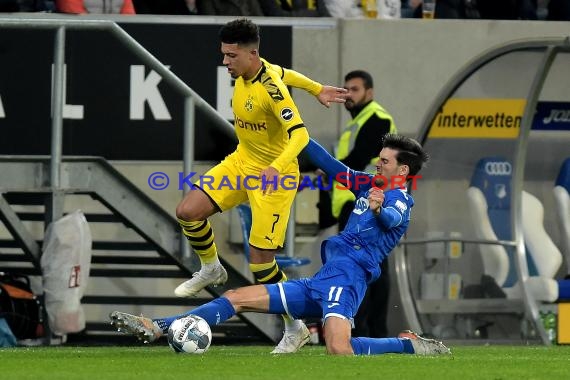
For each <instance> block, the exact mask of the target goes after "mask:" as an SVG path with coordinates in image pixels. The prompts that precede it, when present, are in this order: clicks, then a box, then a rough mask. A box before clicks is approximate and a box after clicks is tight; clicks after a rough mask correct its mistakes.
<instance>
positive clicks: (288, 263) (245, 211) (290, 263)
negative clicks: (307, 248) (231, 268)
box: [237, 204, 311, 269]
mask: <svg viewBox="0 0 570 380" xmlns="http://www.w3.org/2000/svg"><path fill="white" fill-rule="evenodd" d="M237 210H238V213H239V220H240V225H241V232H242V236H243V251H244V254H245V257H246V259H247V261H248V262H249V233H250V231H251V220H252V218H251V208H250V207H249V206H248V205H246V204H241V205H239V206H237ZM275 260H276V261H277V265H279V267H280V268H281V269H286V268H289V267H299V266H303V265H307V264H309V263H310V262H311V260H310V259H309V258H308V257H289V256H286V255H275Z"/></svg>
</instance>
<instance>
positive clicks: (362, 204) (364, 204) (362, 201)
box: [352, 197, 370, 215]
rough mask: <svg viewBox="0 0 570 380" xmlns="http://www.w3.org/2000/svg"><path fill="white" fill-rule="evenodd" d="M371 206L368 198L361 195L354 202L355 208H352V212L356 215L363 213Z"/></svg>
mask: <svg viewBox="0 0 570 380" xmlns="http://www.w3.org/2000/svg"><path fill="white" fill-rule="evenodd" d="M369 206H370V205H369V204H368V199H366V198H364V197H360V198H358V199H357V200H356V202H355V204H354V210H352V212H353V213H355V214H356V215H362V214H364V212H365V211H366V210H368V207H369Z"/></svg>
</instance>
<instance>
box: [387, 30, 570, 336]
mask: <svg viewBox="0 0 570 380" xmlns="http://www.w3.org/2000/svg"><path fill="white" fill-rule="evenodd" d="M569 88H570V42H569V39H568V38H567V37H561V38H558V39H556V38H544V39H533V40H520V41H513V42H510V43H507V44H504V45H501V46H497V47H496V48H493V49H490V50H489V51H486V52H484V53H482V54H481V55H479V56H478V57H476V58H474V59H473V60H472V61H471V62H468V63H467V64H466V65H465V66H464V67H463V68H462V69H461V70H459V72H457V73H456V74H455V75H454V76H453V77H451V78H450V80H449V81H448V83H447V84H446V85H445V86H444V88H443V89H442V90H441V92H440V93H439V95H438V96H437V97H436V98H435V99H434V100H433V103H432V105H431V107H430V108H429V110H428V112H427V114H426V115H425V117H424V119H423V120H424V121H423V124H422V128H421V132H420V136H419V139H420V141H421V142H422V143H423V144H424V146H425V148H426V150H427V151H428V152H430V154H431V157H432V158H431V162H430V163H429V167H427V168H426V169H425V170H424V171H423V172H422V173H421V174H422V175H423V180H422V181H419V183H418V187H417V190H416V191H415V192H414V193H413V194H414V197H415V199H416V206H415V207H414V214H413V215H414V216H413V219H414V220H413V223H411V226H410V230H409V233H408V235H407V237H406V239H404V240H403V241H402V244H401V246H400V247H399V248H398V249H397V250H396V252H395V256H396V271H397V277H398V285H399V290H400V295H401V299H402V304H403V306H404V312H405V315H406V317H407V320H408V323H409V325H410V327H411V328H412V329H416V330H417V331H422V332H424V333H433V334H434V335H437V336H438V337H440V338H447V339H454V338H455V339H461V340H463V339H466V340H469V341H473V340H479V341H481V340H484V341H508V342H513V341H520V340H522V341H524V342H537V343H540V342H542V343H544V344H550V343H551V342H552V336H549V334H548V331H546V329H545V328H544V325H543V323H542V318H541V316H542V315H543V313H546V312H548V311H554V312H556V310H557V305H556V304H555V303H551V302H542V301H540V300H537V299H536V297H535V296H534V295H533V292H532V289H531V286H530V284H531V283H532V281H533V278H532V277H533V271H534V270H535V269H536V268H533V263H532V262H529V261H528V260H527V256H528V255H529V253H530V252H529V239H530V237H529V234H528V233H527V234H524V233H523V230H524V225H525V222H526V223H527V224H528V223H529V218H535V216H528V215H526V214H525V213H523V206H522V205H523V198H525V197H526V195H525V194H531V195H532V196H533V197H534V198H535V199H537V200H538V201H539V202H540V203H541V204H542V205H543V207H544V222H543V223H542V222H540V221H539V220H538V219H539V218H538V217H536V218H537V220H530V222H531V223H532V222H534V223H535V224H536V228H537V229H540V228H542V227H543V228H544V231H545V233H546V235H547V236H548V237H549V238H550V239H551V242H552V243H553V245H554V246H555V247H556V248H558V250H560V251H562V254H565V252H563V248H562V245H563V244H561V242H562V241H563V240H564V239H563V237H564V236H562V234H563V232H562V231H563V230H562V229H561V228H560V225H559V223H558V222H557V219H556V206H555V202H554V197H553V195H552V194H553V193H552V189H553V188H554V184H555V181H556V177H557V174H558V171H559V169H560V165H561V164H562V162H564V160H565V159H566V158H567V157H568V156H569V155H570V148H569V147H570V117H569V115H570V91H569V90H568V89H569ZM482 159H483V160H484V159H488V161H486V162H485V161H481V160H482ZM489 159H490V160H489ZM478 163H479V164H480V165H482V168H483V171H485V170H487V174H489V175H490V177H489V178H491V180H489V179H485V180H483V181H482V182H481V183H482V186H481V187H483V188H485V189H487V190H488V191H489V192H490V193H491V194H494V195H496V196H497V197H499V198H500V199H501V202H500V204H501V205H500V207H503V206H505V204H506V205H507V206H508V207H506V208H505V209H504V210H503V211H504V212H506V213H507V215H506V217H505V218H504V219H503V220H502V221H500V222H499V223H496V225H495V224H494V223H495V222H494V221H491V224H492V225H491V227H492V228H493V229H496V228H497V226H500V228H502V229H503V230H504V231H503V232H504V234H505V236H507V237H508V238H502V239H501V238H500V237H499V235H500V233H497V238H496V239H488V238H487V239H484V238H482V237H481V234H480V233H478V230H480V229H481V228H480V227H481V225H480V223H481V221H478V220H477V219H476V218H475V215H474V212H473V210H472V209H471V208H470V206H469V195H468V190H469V188H470V187H471V186H473V183H474V178H475V176H474V172H475V171H476V168H477V165H478ZM502 174H506V175H508V180H507V181H506V182H504V183H495V182H493V181H494V180H495V179H496V178H497V176H498V175H502ZM527 210H528V208H527ZM495 211H496V210H493V212H490V213H489V215H491V214H493V213H494V212H495ZM493 215H494V214H493ZM492 217H494V216H492ZM495 232H497V231H495ZM486 246H497V247H501V249H503V250H504V251H506V252H507V253H508V255H509V267H508V273H507V274H508V276H509V278H510V280H509V281H511V282H510V284H505V281H503V280H504V279H503V278H501V280H500V283H498V281H494V280H495V279H494V278H493V276H483V275H484V274H489V273H492V274H493V273H494V272H493V270H492V269H489V268H488V267H487V268H485V263H484V260H483V259H482V255H484V254H485V252H486V251H488V250H486V249H485V247H486ZM535 246H536V244H535ZM538 247H539V249H538V251H539V254H540V255H543V256H539V257H542V258H544V259H543V260H550V258H549V257H553V256H555V253H552V255H551V252H548V251H547V250H549V249H550V248H552V247H551V246H550V245H549V243H548V242H546V243H544V244H539V245H538ZM535 249H536V248H535ZM553 250H554V249H553ZM559 255H560V253H559ZM543 260H542V259H541V260H540V261H539V264H541V263H543V262H546V261H543ZM554 260H556V259H554ZM487 264H488V263H487ZM529 264H530V265H529ZM535 264H536V263H535ZM558 267H559V268H560V269H557V268H558ZM558 267H556V262H554V264H553V266H552V268H554V269H555V270H554V272H555V275H554V276H553V278H552V279H551V282H550V285H552V284H553V283H552V281H556V279H559V278H562V277H564V275H565V274H566V273H565V269H564V268H566V265H565V263H564V264H562V265H559V266H558ZM552 268H551V269H552ZM495 269H496V268H495ZM551 271H552V270H551ZM514 283H518V284H520V288H519V290H520V293H519V295H518V296H514V295H512V294H505V292H504V290H505V288H507V287H508V285H512V284H514ZM506 293H508V291H507V292H506Z"/></svg>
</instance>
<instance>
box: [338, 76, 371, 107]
mask: <svg viewBox="0 0 570 380" xmlns="http://www.w3.org/2000/svg"><path fill="white" fill-rule="evenodd" d="M344 88H346V89H347V90H348V97H347V98H346V102H345V103H344V107H345V108H346V109H347V110H349V111H350V110H351V109H353V108H354V107H358V106H360V105H362V104H365V103H367V102H368V101H370V100H372V97H373V92H372V89H371V88H369V89H366V88H364V80H363V79H362V78H352V79H349V80H347V81H346V82H345V83H344Z"/></svg>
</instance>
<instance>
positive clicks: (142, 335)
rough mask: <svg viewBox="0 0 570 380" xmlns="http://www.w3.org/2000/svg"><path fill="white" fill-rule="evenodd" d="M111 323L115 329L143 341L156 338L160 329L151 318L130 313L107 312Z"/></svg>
mask: <svg viewBox="0 0 570 380" xmlns="http://www.w3.org/2000/svg"><path fill="white" fill-rule="evenodd" d="M109 318H110V319H111V324H112V325H113V326H115V327H116V328H117V331H119V332H122V333H125V334H129V335H133V336H135V337H136V338H137V339H138V340H140V341H142V342H143V343H150V342H154V341H155V340H157V339H158V338H159V337H160V336H161V335H162V331H160V329H159V328H158V327H156V326H155V325H154V323H153V322H152V319H150V318H146V317H143V316H142V315H141V316H140V317H139V316H136V315H132V314H127V313H122V312H120V311H113V312H112V313H111V314H109Z"/></svg>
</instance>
